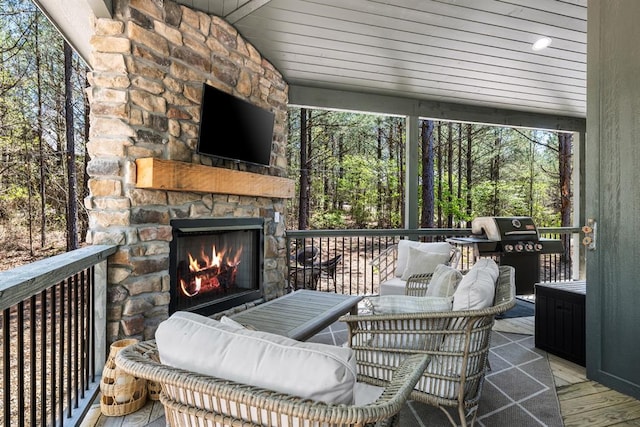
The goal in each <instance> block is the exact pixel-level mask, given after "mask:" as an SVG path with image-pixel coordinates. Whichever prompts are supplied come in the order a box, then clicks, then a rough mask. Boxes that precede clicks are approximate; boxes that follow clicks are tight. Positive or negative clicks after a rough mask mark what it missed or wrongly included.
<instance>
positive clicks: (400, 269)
mask: <svg viewBox="0 0 640 427" xmlns="http://www.w3.org/2000/svg"><path fill="white" fill-rule="evenodd" d="M409 248H416V249H420V250H421V251H423V252H432V253H439V254H450V253H451V245H450V244H449V243H447V242H428V243H421V242H416V241H413V240H404V239H403V240H400V241H399V242H398V257H397V259H396V271H395V275H396V277H400V276H402V273H404V270H405V268H407V259H408V258H409Z"/></svg>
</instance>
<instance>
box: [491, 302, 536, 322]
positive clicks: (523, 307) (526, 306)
mask: <svg viewBox="0 0 640 427" xmlns="http://www.w3.org/2000/svg"><path fill="white" fill-rule="evenodd" d="M535 311H536V305H535V304H534V303H533V302H531V301H525V300H521V299H518V298H516V305H515V306H514V307H513V308H512V309H511V310H507V311H506V312H504V313H503V314H501V315H498V316H496V319H513V318H515V317H530V316H534V315H535Z"/></svg>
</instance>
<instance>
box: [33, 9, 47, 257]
mask: <svg viewBox="0 0 640 427" xmlns="http://www.w3.org/2000/svg"><path fill="white" fill-rule="evenodd" d="M38 22H39V17H38V16H36V17H35V19H34V23H33V25H34V26H35V31H34V34H35V51H36V52H35V53H36V57H35V61H36V67H35V68H36V70H37V74H36V86H37V87H36V93H37V98H38V99H37V101H36V102H37V107H36V109H37V111H36V115H37V121H38V128H37V130H36V133H37V138H38V153H39V156H38V166H39V169H40V188H39V191H40V247H41V248H44V247H45V246H46V245H47V191H46V189H47V185H46V184H47V183H46V181H47V170H46V169H47V165H46V160H47V155H46V148H45V145H44V142H43V140H42V134H43V127H44V126H43V124H42V104H43V102H42V79H41V78H40V63H41V58H40V55H41V51H40V33H39V31H38ZM29 210H31V208H29Z"/></svg>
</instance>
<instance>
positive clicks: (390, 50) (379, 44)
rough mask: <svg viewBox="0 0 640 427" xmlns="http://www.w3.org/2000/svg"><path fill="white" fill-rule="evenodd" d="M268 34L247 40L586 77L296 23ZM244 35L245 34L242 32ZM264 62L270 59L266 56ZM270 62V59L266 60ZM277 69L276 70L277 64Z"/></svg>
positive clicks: (545, 62)
mask: <svg viewBox="0 0 640 427" xmlns="http://www.w3.org/2000/svg"><path fill="white" fill-rule="evenodd" d="M268 27H269V29H270V30H271V31H270V32H262V31H260V32H257V33H253V32H252V31H251V30H249V32H248V34H246V36H248V38H249V39H250V40H253V39H255V42H254V44H255V45H256V47H257V48H258V49H259V50H261V51H264V52H267V51H268V49H267V48H266V47H267V44H266V43H267V42H268V41H269V42H270V43H275V44H281V45H282V46H286V45H287V44H288V43H300V44H309V45H311V46H314V45H315V46H318V45H320V46H325V47H326V48H327V49H333V50H340V49H343V50H347V51H355V52H357V51H363V50H370V51H376V52H386V55H388V56H389V57H390V58H394V57H396V56H397V55H399V52H416V53H418V52H420V53H422V54H423V55H433V56H437V57H440V58H449V59H450V60H451V61H455V62H470V63H473V64H486V65H494V66H499V67H507V68H523V69H535V70H537V71H541V72H543V70H548V72H547V73H548V74H552V73H553V72H554V71H553V70H556V71H555V72H556V73H558V72H567V73H569V74H571V73H572V72H574V74H573V75H574V76H575V77H585V71H586V70H585V69H586V64H583V63H576V62H571V61H563V60H560V59H554V58H541V57H538V56H534V55H531V56H530V57H528V58H527V59H529V60H528V61H524V60H516V58H504V57H496V56H488V55H486V54H483V53H478V52H463V51H453V50H451V49H446V48H444V47H434V46H423V45H418V44H416V43H413V42H405V41H394V42H393V43H391V42H389V41H384V40H380V39H377V38H375V37H370V36H359V35H349V37H344V36H342V39H344V40H340V38H339V33H340V32H338V31H333V30H330V31H322V30H318V29H315V28H310V27H308V26H305V25H301V24H295V23H286V24H282V23H277V24H275V23H273V22H271V23H269V24H268ZM243 33H244V31H243ZM267 58H269V57H268V56H267ZM269 59H270V58H269ZM276 66H279V65H278V64H276Z"/></svg>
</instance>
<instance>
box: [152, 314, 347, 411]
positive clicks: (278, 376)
mask: <svg viewBox="0 0 640 427" xmlns="http://www.w3.org/2000/svg"><path fill="white" fill-rule="evenodd" d="M156 342H157V345H158V352H159V354H160V360H161V361H162V363H164V364H167V365H170V366H174V367H178V368H182V369H186V370H188V371H192V372H197V373H202V374H206V375H211V376H214V377H217V378H223V379H227V380H231V381H236V382H239V383H242V384H248V385H252V386H257V387H263V388H266V389H269V390H274V391H278V392H282V393H288V394H292V395H294V396H299V397H303V398H308V399H312V400H318V401H322V402H328V403H345V404H351V403H352V402H353V390H354V386H355V383H356V359H355V354H354V352H353V351H352V350H351V349H350V348H345V347H336V346H330V345H325V344H320V343H304V342H299V341H296V340H292V339H290V338H286V337H282V336H279V335H275V334H270V333H266V332H259V331H252V330H248V329H240V328H238V327H237V326H235V325H224V324H221V323H220V322H218V321H216V320H213V319H210V318H208V317H204V316H200V315H198V314H195V313H188V312H176V313H174V314H173V315H172V316H171V317H170V318H169V319H167V320H165V321H164V322H162V323H161V324H160V325H159V326H158V329H157V331H156Z"/></svg>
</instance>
